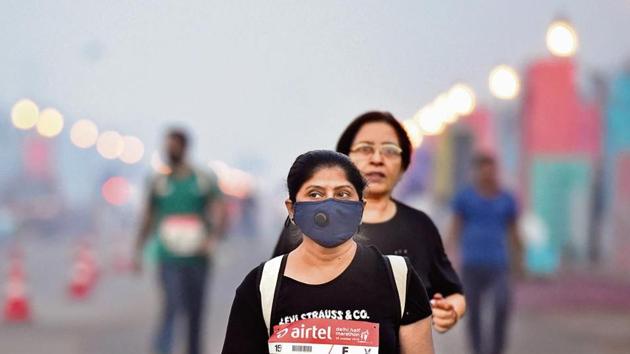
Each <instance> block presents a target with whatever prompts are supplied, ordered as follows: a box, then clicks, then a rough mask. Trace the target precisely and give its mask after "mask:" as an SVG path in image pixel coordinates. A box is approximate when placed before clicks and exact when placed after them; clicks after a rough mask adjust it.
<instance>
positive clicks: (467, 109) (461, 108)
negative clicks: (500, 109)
mask: <svg viewBox="0 0 630 354" xmlns="http://www.w3.org/2000/svg"><path fill="white" fill-rule="evenodd" d="M448 101H449V104H450V106H451V107H453V110H454V111H455V112H456V113H457V114H458V115H460V116H466V115H469V114H471V113H472V112H473V111H474V110H475V106H476V104H477V99H476V98H475V91H473V89H472V88H470V86H468V85H466V84H462V83H458V84H455V85H453V87H451V89H450V90H448Z"/></svg>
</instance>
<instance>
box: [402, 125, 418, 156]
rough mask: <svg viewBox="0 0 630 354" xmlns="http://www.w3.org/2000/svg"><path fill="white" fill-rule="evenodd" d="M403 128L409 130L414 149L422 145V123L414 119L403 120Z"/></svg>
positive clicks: (408, 134) (408, 133)
mask: <svg viewBox="0 0 630 354" xmlns="http://www.w3.org/2000/svg"><path fill="white" fill-rule="evenodd" d="M402 126H403V128H405V131H406V132H407V136H408V137H409V140H411V145H412V146H413V148H414V149H417V148H419V147H420V145H422V131H421V129H420V125H419V124H418V122H417V121H415V120H414V119H407V120H405V121H403V122H402Z"/></svg>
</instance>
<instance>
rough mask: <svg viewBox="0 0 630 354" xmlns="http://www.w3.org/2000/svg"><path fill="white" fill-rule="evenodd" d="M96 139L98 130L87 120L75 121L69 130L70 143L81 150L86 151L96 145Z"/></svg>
mask: <svg viewBox="0 0 630 354" xmlns="http://www.w3.org/2000/svg"><path fill="white" fill-rule="evenodd" d="M96 139H98V128H97V127H96V124H94V123H93V122H92V121H89V120H87V119H81V120H79V121H77V122H76V123H74V124H73V125H72V129H70V141H72V143H73V144H74V145H75V146H76V147H79V148H81V149H87V148H89V147H90V146H92V145H94V144H96Z"/></svg>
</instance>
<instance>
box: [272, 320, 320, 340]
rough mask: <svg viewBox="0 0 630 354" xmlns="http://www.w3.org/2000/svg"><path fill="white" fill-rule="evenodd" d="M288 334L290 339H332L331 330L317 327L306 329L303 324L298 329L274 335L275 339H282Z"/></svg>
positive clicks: (282, 331)
mask: <svg viewBox="0 0 630 354" xmlns="http://www.w3.org/2000/svg"><path fill="white" fill-rule="evenodd" d="M287 334H289V335H290V336H291V338H295V339H319V340H322V339H328V340H331V339H332V335H331V328H330V326H327V327H318V326H316V325H312V326H310V327H306V326H305V325H304V324H302V325H300V327H294V328H291V329H289V328H285V329H282V330H280V331H278V333H277V334H276V337H277V338H282V337H284V336H286V335H287Z"/></svg>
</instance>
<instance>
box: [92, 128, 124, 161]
mask: <svg viewBox="0 0 630 354" xmlns="http://www.w3.org/2000/svg"><path fill="white" fill-rule="evenodd" d="M124 146H125V144H124V142H123V138H122V136H120V134H119V133H118V132H115V131H111V130H110V131H106V132H103V133H102V134H101V135H100V136H99V137H98V140H97V141H96V150H97V151H98V153H99V154H101V156H103V157H104V158H106V159H108V160H113V159H115V158H118V157H119V156H120V154H122V152H123V148H124Z"/></svg>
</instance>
